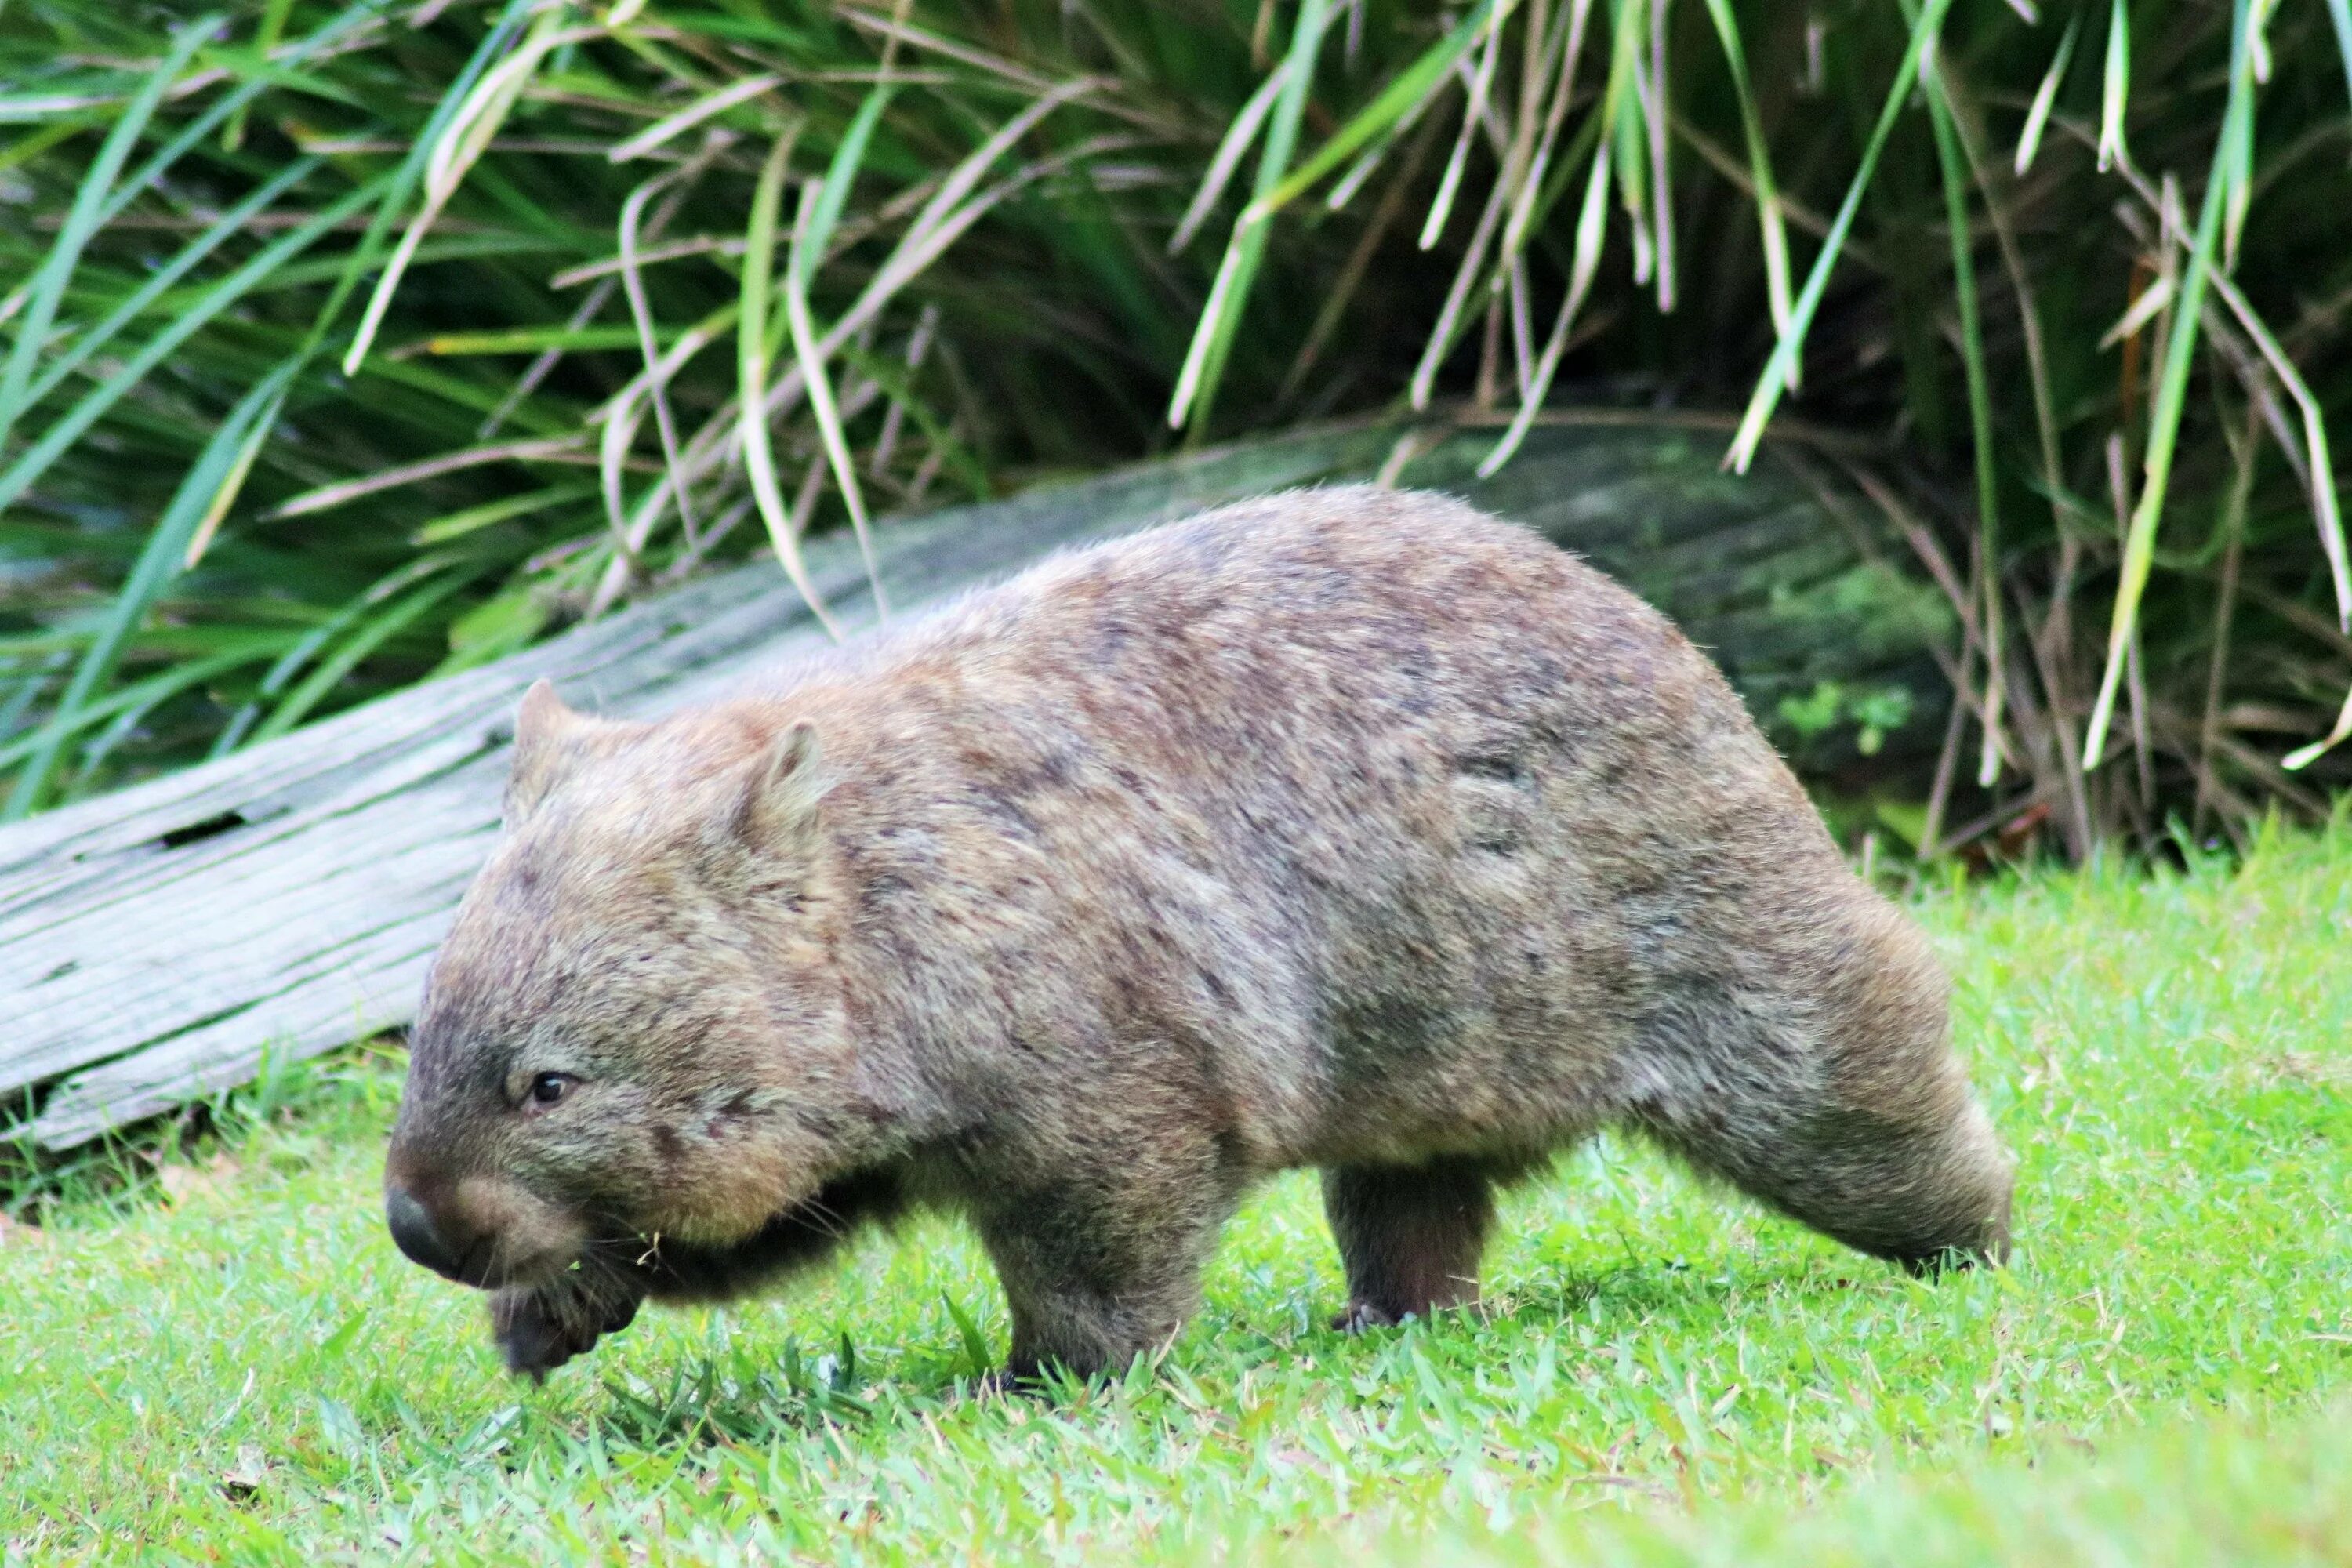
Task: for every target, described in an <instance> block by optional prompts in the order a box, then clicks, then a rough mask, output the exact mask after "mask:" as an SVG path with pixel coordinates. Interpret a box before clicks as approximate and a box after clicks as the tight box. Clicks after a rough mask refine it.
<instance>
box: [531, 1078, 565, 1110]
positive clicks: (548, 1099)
mask: <svg viewBox="0 0 2352 1568" xmlns="http://www.w3.org/2000/svg"><path fill="white" fill-rule="evenodd" d="M573 1081H574V1080H573V1079H571V1078H570V1077H568V1076H566V1075H565V1074H563V1073H560V1072H543V1073H541V1074H540V1075H539V1076H538V1077H537V1078H535V1079H531V1080H530V1102H531V1103H532V1104H533V1105H553V1104H554V1103H555V1102H556V1101H557V1100H562V1098H563V1097H564V1096H565V1095H566V1094H568V1093H569V1092H571V1089H572V1083H573Z"/></svg>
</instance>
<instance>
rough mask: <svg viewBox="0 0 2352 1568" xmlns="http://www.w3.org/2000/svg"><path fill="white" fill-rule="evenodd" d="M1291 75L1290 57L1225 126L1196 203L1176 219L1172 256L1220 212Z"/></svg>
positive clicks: (1170, 244) (1194, 198)
mask: <svg viewBox="0 0 2352 1568" xmlns="http://www.w3.org/2000/svg"><path fill="white" fill-rule="evenodd" d="M1289 78H1290V62H1289V61H1288V60H1284V61H1283V62H1282V63H1281V64H1280V65H1278V66H1276V67H1275V68H1274V69H1273V70H1272V71H1270V72H1268V73H1267V75H1266V79H1265V80H1264V81H1262V82H1260V83H1258V86H1257V90H1256V91H1255V92H1253V93H1251V94H1250V95H1249V97H1248V99H1246V100H1244V102H1243V104H1242V108H1241V112H1240V113H1238V114H1236V115H1234V122H1233V123H1232V124H1231V125H1228V126H1227V127H1225V133H1224V135H1223V138H1221V139H1220V140H1219V141H1218V142H1217V151H1216V153H1215V154H1214V155H1213V156H1212V157H1211V158H1210V159H1209V167H1208V171H1207V173H1205V174H1202V176H1201V188H1200V189H1199V190H1198V191H1196V192H1194V193H1193V195H1192V205H1190V206H1188V207H1186V208H1185V209H1184V216H1182V217H1181V218H1179V219H1177V220H1176V232H1175V233H1173V234H1171V235H1170V236H1169V237H1168V254H1169V255H1171V256H1181V255H1182V254H1183V252H1184V247H1186V246H1188V245H1190V244H1192V237H1193V236H1194V235H1196V234H1198V233H1200V231H1201V226H1202V224H1204V223H1206V222H1207V221H1208V220H1209V215H1210V214H1211V213H1213V212H1214V211H1216V208H1217V199H1218V198H1219V197H1220V196H1222V195H1224V194H1225V187H1226V186H1227V185H1228V184H1232V182H1233V177H1234V170H1235V169H1238V168H1240V167H1241V163H1242V154H1243V153H1247V152H1248V151H1249V149H1250V143H1251V142H1255V141H1256V140H1257V133H1258V128H1259V127H1260V126H1262V125H1264V124H1265V117H1266V116H1267V115H1268V114H1270V113H1272V112H1273V111H1274V100H1275V99H1276V97H1277V96H1279V95H1280V94H1281V91H1282V84H1283V83H1284V82H1285V81H1287V80H1288V79H1289Z"/></svg>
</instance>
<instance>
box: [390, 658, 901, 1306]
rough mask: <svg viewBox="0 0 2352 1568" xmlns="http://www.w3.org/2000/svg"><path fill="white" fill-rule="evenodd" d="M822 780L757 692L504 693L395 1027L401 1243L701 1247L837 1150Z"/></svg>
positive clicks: (538, 1266) (423, 1250) (785, 1196)
mask: <svg viewBox="0 0 2352 1568" xmlns="http://www.w3.org/2000/svg"><path fill="white" fill-rule="evenodd" d="M823 793H824V786H823V784H822V782H821V779H820V765H819V759H818V749H817V741H816V735H815V731H814V730H813V729H811V728H810V727H809V726H808V725H807V724H805V723H790V724H787V723H784V722H782V721H779V720H778V719H776V718H775V717H774V716H773V714H772V712H770V711H769V710H766V709H764V708H761V707H754V706H751V705H740V706H737V707H732V708H721V709H715V710H706V711H704V712H701V713H698V714H693V715H688V716H686V717H682V718H679V719H675V720H671V721H667V722H664V723H660V724H651V725H646V724H621V723H610V722H605V721H597V720H593V719H589V718H584V717H583V716H581V715H579V714H576V713H573V712H572V711H571V710H568V709H566V708H565V707H564V706H563V704H562V701H561V700H558V699H557V697H556V696H555V693H554V691H553V689H551V687H550V686H549V685H548V683H547V682H545V681H543V680H542V681H541V682H540V683H539V684H538V685H536V686H534V687H533V688H532V689H531V690H530V695H529V696H527V697H525V698H524V699H523V702H522V708H521V710H520V715H519V717H518V720H517V722H516V727H515V750H514V760H513V768H512V773H511V774H510V777H509V784H508V786H507V804H506V829H505V832H504V834H503V836H502V837H501V838H500V840H499V844H498V845H497V847H495V849H494V850H493V852H492V854H491V856H490V858H489V861H488V865H486V866H485V867H484V868H483V869H482V872H481V874H480V875H479V876H478V878H477V879H476V880H475V882H474V884H473V886H472V888H471V889H468V890H467V894H466V897H465V900H464V901H463V903H461V904H460V905H459V907H458V910H457V920H456V923H455V924H454V925H453V926H452V928H451V930H450V932H449V936H448V939H447V941H446V942H444V944H443V945H442V948H441V951H440V952H439V953H438V955H437V956H436V959H435V961H434V964H433V969H432V973H431V974H430V977H429V978H428V980H427V981H426V984H425V999H424V1004H423V1006H422V1009H421V1011H420V1012H419V1014H418V1016H417V1021H416V1025H415V1028H414V1030H413V1031H412V1033H411V1037H410V1058H409V1075H408V1084H407V1088H406V1090H405V1092H404V1095H403V1097H402V1100H401V1106H400V1115H399V1120H398V1121H397V1123H396V1124H395V1126H394V1130H393V1136H392V1148H391V1152H390V1155H389V1158H388V1159H387V1161H386V1163H385V1172H384V1201H385V1214H386V1217H387V1219H388V1221H389V1222H390V1224H391V1227H392V1231H393V1236H394V1239H395V1240H396V1241H397V1242H398V1243H399V1244H400V1247H401V1249H402V1250H403V1251H404V1252H406V1253H407V1254H408V1255H409V1257H410V1258H414V1259H415V1261H417V1262H419V1263H422V1264H425V1266H426V1267H428V1268H435V1269H437V1270H438V1271H440V1272H442V1273H444V1274H446V1275H449V1276H450V1277H452V1278H454V1279H461V1280H463V1281H464V1282H466V1283H467V1284H472V1285H480V1286H485V1287H493V1288H495V1287H503V1286H510V1285H530V1284H534V1283H538V1282H541V1281H543V1280H545V1279H551V1278H552V1277H553V1276H555V1275H556V1274H558V1273H560V1272H562V1270H564V1269H565V1268H569V1267H570V1266H572V1264H573V1263H575V1262H577V1261H579V1260H581V1259H582V1258H583V1256H584V1255H586V1254H587V1253H588V1252H589V1251H590V1250H591V1249H593V1248H595V1247H597V1246H598V1245H599V1244H604V1245H605V1246H606V1247H607V1249H610V1248H611V1247H618V1246H621V1245H630V1246H635V1247H637V1249H638V1250H639V1251H642V1250H643V1249H644V1244H646V1243H648V1242H650V1243H652V1244H654V1245H656V1246H657V1245H658V1243H659V1239H660V1238H661V1237H674V1238H676V1239H677V1240H679V1241H680V1242H686V1243H696V1244H702V1245H712V1246H725V1245H728V1244H730V1243H732V1242H735V1241H738V1240H740V1239H742V1238H743V1237H749V1236H751V1235H752V1234H753V1233H755V1232H756V1231H757V1230H758V1229H759V1228H760V1226H761V1224H762V1223H763V1222H765V1221H766V1220H768V1219H769V1218H770V1217H771V1216H772V1215H775V1214H777V1213H778V1212H779V1211H781V1210H782V1209H784V1208H785V1207H787V1206H788V1205H791V1204H793V1203H794V1202H795V1201H797V1200H800V1199H802V1198H804V1197H806V1196H807V1195H808V1194H811V1193H812V1192H814V1190H815V1189H816V1187H817V1185H818V1184H819V1183H820V1182H821V1181H822V1180H823V1179H824V1178H825V1177H826V1176H829V1175H832V1174H834V1173H836V1172H838V1171H839V1170H840V1169H842V1168H843V1167H844V1166H845V1164H847V1163H854V1162H855V1161H856V1159H857V1158H858V1156H859V1154H860V1153H861V1152H863V1151H864V1148H865V1146H866V1145H867V1144H870V1143H871V1142H872V1141H873V1139H874V1138H875V1137H876V1136H877V1132H876V1128H877V1121H878V1119H877V1117H876V1116H875V1115H874V1114H873V1112H872V1108H871V1105H870V1103H869V1102H868V1100H867V1099H866V1095H865V1093H864V1091H863V1090H862V1089H861V1087H860V1085H859V1081H858V1073H857V1070H856V1058H855V1056H854V1053H853V1052H852V1051H851V1049H850V1046H849V1039H848V1030H847V1027H846V1021H845V1013H844V1007H843V1000H842V993H841V986H840V982H839V978H838V973H837V971H836V969H835V965H834V963H833V957H832V955H833V948H834V933H835V931H836V929H837V926H838V923H839V921H838V913H837V910H836V908H835V900H834V898H833V893H832V871H831V858H830V856H829V854H828V851H827V847H826V838H825V835H824V832H823V830H822V824H821V816H822V814H823V806H822V805H821V796H822V795H823Z"/></svg>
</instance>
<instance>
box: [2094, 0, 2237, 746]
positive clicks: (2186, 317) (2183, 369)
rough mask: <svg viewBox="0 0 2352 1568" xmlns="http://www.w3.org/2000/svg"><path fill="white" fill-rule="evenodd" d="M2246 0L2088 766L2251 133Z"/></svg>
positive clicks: (2160, 503) (2151, 421)
mask: <svg viewBox="0 0 2352 1568" xmlns="http://www.w3.org/2000/svg"><path fill="white" fill-rule="evenodd" d="M2251 24H2252V17H2251V16H2250V15H2249V8H2248V0H2235V5H2234V6H2233V8H2232V10H2231V28H2230V95H2229V100H2228V103H2227V106H2226V107H2225V108H2224V109H2223V110H2222V111H2221V137H2220V141H2219V144H2218V145H2217V146H2216V147H2215V149H2214V153H2213V164H2212V169H2211V171H2210V173H2209V174H2207V176H2206V181H2205V199H2204V204H2203V207H2202V210H2201V211H2200V213H2199V215H2198V218H2197V237H2196V240H2195V243H2194V246H2193V248H2191V250H2190V251H2189V262H2188V266H2187V267H2186V268H2184V269H2183V271H2182V273H2181V278H2180V303H2179V308H2178V309H2176V310H2174V311H2173V317H2172V331H2171V333H2170V335H2169V336H2168V338H2167V339H2166V341H2165V345H2164V347H2165V354H2164V370H2163V374H2162V376H2161V377H2160V378H2159V380H2158V383H2157V392H2156V403H2155V405H2154V406H2153V407H2152V408H2151V409H2150V411H2149V414H2148V434H2147V458H2146V459H2145V460H2144V462H2143V464H2142V469H2141V480H2140V496H2139V504H2138V505H2137V507H2136V508H2135V509H2134V510H2133V512H2132V520H2131V530H2130V532H2129V533H2128V534H2127V535H2126V538H2125V541H2124V557H2123V565H2122V569H2121V574H2120V577H2119V580H2118V581H2117V583H2116V605H2115V614H2114V618H2113V620H2112V621H2111V623H2110V624H2109V626H2108V628H2107V657H2106V669H2105V673H2104V674H2103V675H2101V677H2100V678H2099V695H2098V699H2097V700H2096V701H2095V702H2094V703H2093V704H2092V707H2091V721H2090V725H2089V728H2088V730H2087V731H2086V732H2085V733H2084V739H2083V771H2084V773H2089V772H2091V771H2092V770H2093V769H2095V768H2096V767H2097V766H2098V765H2099V763H2101V762H2102V761H2103V760H2104V759H2105V755H2106V741H2107V726H2108V723H2109V721H2110V720H2111V719H2112V717H2113V715H2114V712H2115V705H2116V686H2117V684H2118V683H2119V682H2120V681H2121V680H2122V679H2123V673H2124V664H2125V660H2126V655H2127V654H2128V653H2129V651H2130V647H2131V641H2132V633H2133V630H2134V628H2135V627H2136V626H2137V625H2138V620H2139V602H2140V596H2141V595H2143V594H2144V593H2146V592H2147V574H2148V569H2149V567H2150V566H2151V565H2152V564H2153V563H2154V562H2155V558H2156V527H2157V523H2158V521H2159V520H2160V519H2161V518H2162V517H2163V515H2164V495H2165V488H2166V485H2167V482H2168V480H2169V479H2170V478H2171V475H2172V454H2173V447H2174V446H2175V444H2176V443H2177V442H2178V441H2179V437H2180V416H2181V412H2182V410H2183V408H2184V406H2185V405H2186V404H2187V401H2188V396H2189V366H2190V364H2191V363H2193V359H2194V355H2195V353H2196V349H2197V328H2198V324H2199V320H2200V315H2201V313H2202V311H2203V310H2204V305H2205V289H2206V285H2207V281H2208V279H2210V277H2211V276H2212V274H2213V270H2214V261H2215V259H2216V253H2217V251H2218V250H2219V248H2220V245H2221V217H2222V214H2223V212H2224V211H2225V210H2226V209H2227V207H2228V205H2229V203H2230V199H2231V197H2230V187H2231V184H2232V181H2231V171H2232V170H2233V169H2235V168H2237V167H2239V160H2238V142H2239V141H2240V139H2241V138H2250V137H2252V134H2253V125H2252V121H2253V77H2252V61H2251V59H2250V49H2249V47H2248V46H2249V43H2250V38H2249V34H2250V33H2251V32H2252V26H2251Z"/></svg>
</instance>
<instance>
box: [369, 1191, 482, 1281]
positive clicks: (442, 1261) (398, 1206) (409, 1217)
mask: <svg viewBox="0 0 2352 1568" xmlns="http://www.w3.org/2000/svg"><path fill="white" fill-rule="evenodd" d="M383 1219H384V1224H385V1225H387V1226H390V1227H391V1229H392V1239H393V1244H394V1246H396V1247H399V1248H400V1250H401V1251H402V1252H404V1253H405V1254H407V1255H408V1260H409V1261H410V1262H411V1263H419V1264H423V1265H424V1266H425V1268H430V1269H431V1270H433V1272H434V1273H436V1274H446V1275H447V1276H448V1277H449V1278H450V1279H459V1278H460V1277H461V1275H462V1274H463V1271H464V1269H465V1265H466V1255H465V1252H464V1251H463V1250H462V1249H457V1248H453V1247H451V1246H450V1245H449V1243H448V1242H447V1241H446V1239H444V1238H443V1237H442V1235H441V1232H440V1230H439V1229H438V1228H437V1227H436V1226H435V1225H434V1223H433V1216H432V1215H430V1214H429V1213H427V1212H426V1211H425V1205H423V1204H421V1203H418V1202H417V1201H416V1199H415V1195H414V1194H411V1193H410V1192H409V1190H408V1189H407V1188H406V1187H387V1188H386V1189H385V1190H384V1194H383Z"/></svg>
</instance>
